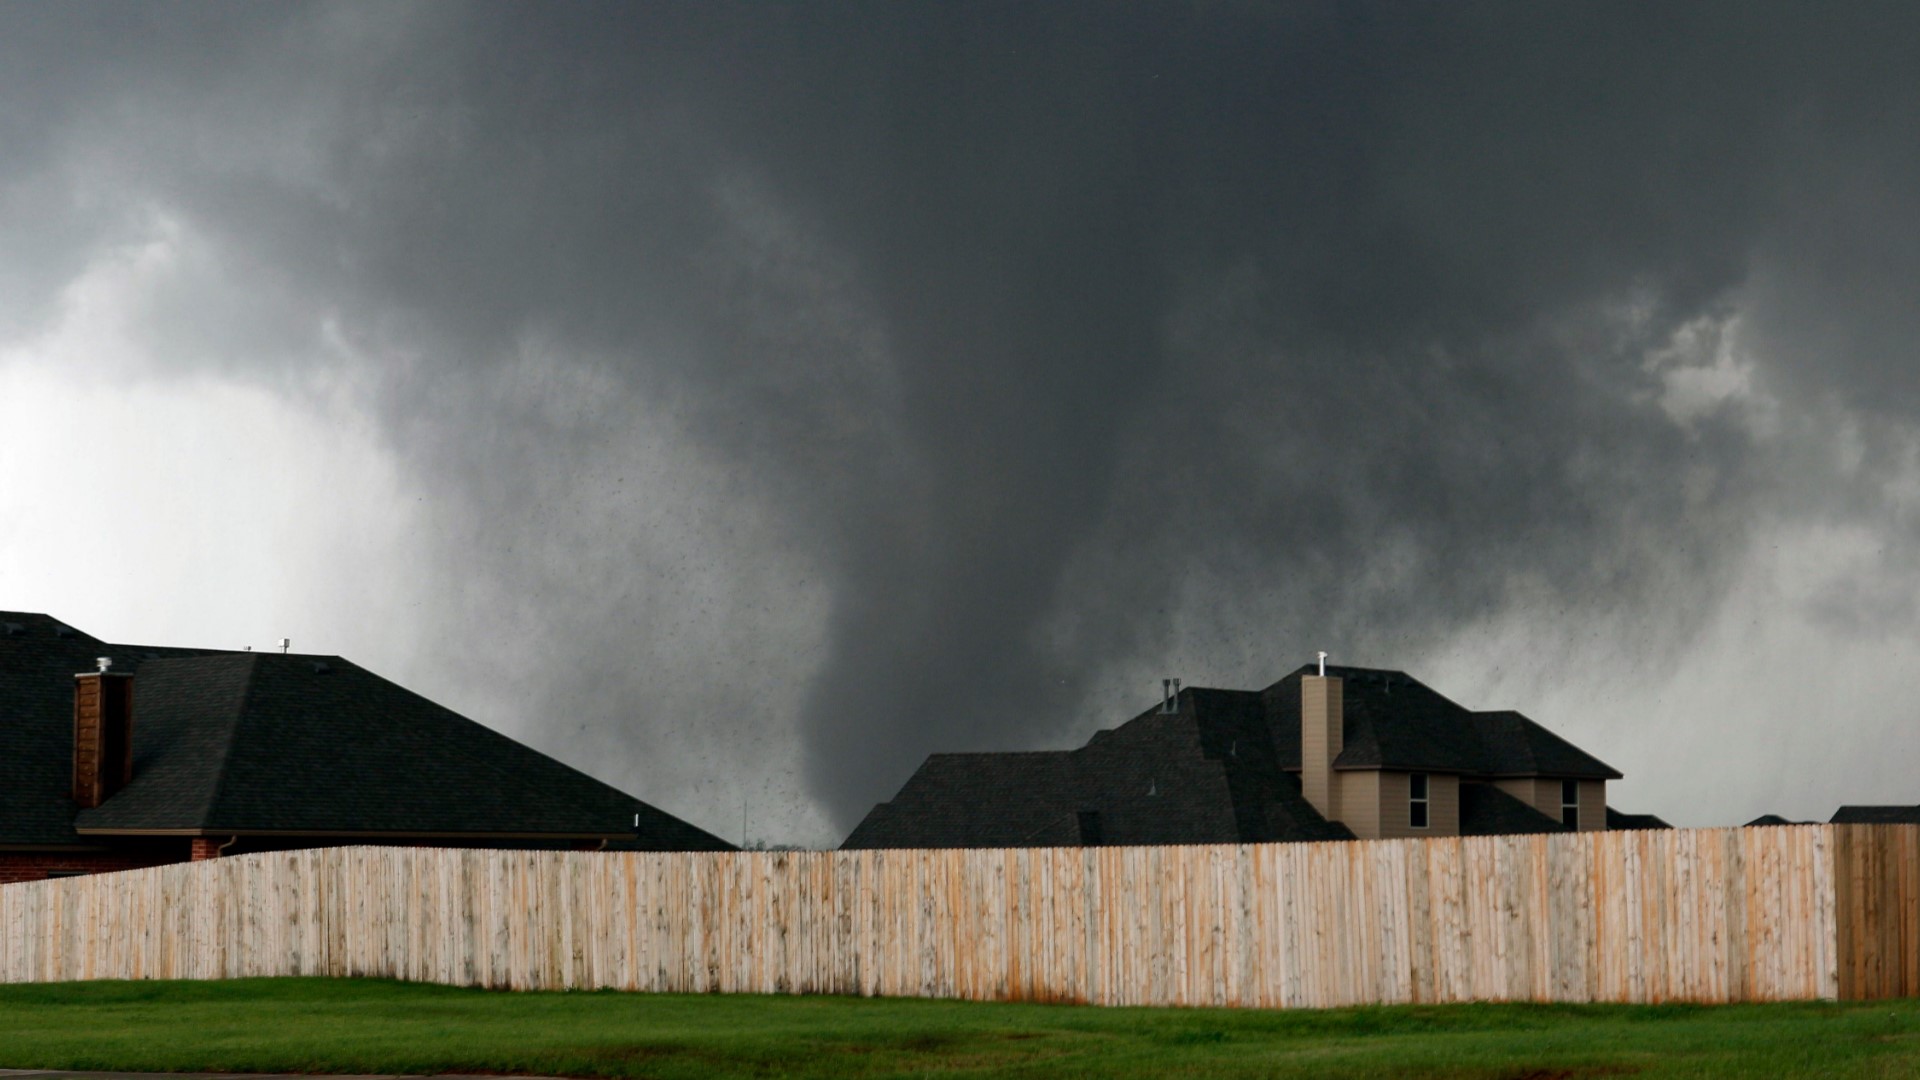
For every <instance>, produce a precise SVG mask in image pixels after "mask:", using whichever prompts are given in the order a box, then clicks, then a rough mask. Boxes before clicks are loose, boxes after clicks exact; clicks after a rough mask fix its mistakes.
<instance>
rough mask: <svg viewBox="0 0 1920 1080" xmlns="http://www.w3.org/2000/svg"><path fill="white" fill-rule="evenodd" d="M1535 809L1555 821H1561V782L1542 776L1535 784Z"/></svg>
mask: <svg viewBox="0 0 1920 1080" xmlns="http://www.w3.org/2000/svg"><path fill="white" fill-rule="evenodd" d="M1533 808H1534V809H1535V810H1538V811H1540V812H1541V813H1543V814H1545V815H1547V816H1548V817H1550V818H1552V819H1553V820H1555V821H1559V820H1560V781H1559V780H1558V779H1556V778H1554V777H1550V776H1542V777H1540V778H1539V779H1537V780H1535V781H1534V782H1533Z"/></svg>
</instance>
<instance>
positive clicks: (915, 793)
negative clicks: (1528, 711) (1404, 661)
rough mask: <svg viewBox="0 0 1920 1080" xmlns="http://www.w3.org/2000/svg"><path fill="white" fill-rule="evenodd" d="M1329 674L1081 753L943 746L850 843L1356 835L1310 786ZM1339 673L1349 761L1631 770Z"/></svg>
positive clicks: (1389, 674) (1220, 701)
mask: <svg viewBox="0 0 1920 1080" xmlns="http://www.w3.org/2000/svg"><path fill="white" fill-rule="evenodd" d="M1313 670H1314V668H1312V667H1311V666H1307V667H1302V668H1300V669H1299V670H1297V671H1294V672H1292V673H1290V674H1288V675H1287V676H1286V677H1285V678H1283V679H1281V680H1280V681H1279V682H1277V683H1275V684H1273V685H1272V686H1270V687H1268V688H1266V689H1265V690H1261V691H1247V690H1219V689H1209V688H1200V687H1189V688H1187V689H1186V690H1183V691H1181V693H1180V696H1179V699H1178V709H1177V711H1176V712H1175V713H1172V714H1168V713H1164V712H1162V711H1161V710H1160V709H1159V708H1154V709H1150V710H1148V711H1147V712H1145V713H1142V714H1141V715H1139V716H1137V717H1135V718H1134V719H1132V720H1130V721H1128V722H1126V723H1125V724H1122V725H1120V726H1119V727H1118V728H1115V729H1112V730H1105V731H1101V732H1098V733H1096V734H1095V735H1094V736H1093V737H1092V738H1091V739H1090V740H1089V741H1088V742H1087V744H1086V745H1085V746H1083V747H1081V748H1079V749H1077V750H1066V751H1043V752H1024V753H1015V754H992V753H982V754H935V755H933V756H931V757H929V758H928V759H927V760H926V762H925V763H924V764H922V765H921V767H920V769H919V770H918V771H916V772H915V773H914V774H913V776H912V777H910V778H909V779H908V780H907V782H906V784H905V785H904V786H903V787H902V788H901V789H900V792H899V794H897V795H895V796H894V798H893V799H892V800H890V801H888V802H885V803H881V804H879V805H878V806H876V807H874V809H873V811H872V812H871V813H869V814H868V815H867V817H866V819H865V820H863V821H862V822H861V823H860V824H859V826H858V827H856V828H855V829H854V831H853V832H852V834H850V835H849V836H848V837H847V840H846V843H845V844H844V845H843V846H844V847H849V848H865V847H982V846H1013V845H1027V846H1031V845H1036V844H1039V843H1042V842H1045V843H1080V842H1082V841H1081V839H1080V837H1081V836H1082V831H1081V825H1080V822H1082V821H1097V823H1098V831H1099V835H1100V840H1101V842H1103V843H1108V844H1150V843H1223V842H1235V841H1238V842H1249V843H1251V842H1260V841H1274V840H1322V839H1346V838H1350V837H1351V836H1352V833H1351V832H1350V831H1348V829H1347V828H1346V826H1344V825H1341V824H1340V823H1338V822H1329V821H1328V820H1327V819H1326V818H1325V817H1323V816H1322V815H1321V814H1320V813H1319V812H1318V811H1316V810H1315V809H1314V808H1313V807H1312V805H1311V804H1309V803H1308V802H1307V800H1306V798H1305V797H1304V796H1303V795H1302V794H1301V790H1300V778H1299V776H1298V771H1299V768H1300V679H1301V677H1302V676H1304V675H1307V674H1311V673H1312V672H1313ZM1327 674H1329V675H1335V676H1339V677H1340V678H1341V679H1342V704H1343V707H1344V709H1345V719H1346V722H1345V727H1344V729H1343V730H1344V735H1345V742H1344V749H1343V750H1342V752H1341V754H1340V756H1339V757H1338V759H1337V760H1336V761H1335V767H1336V768H1339V769H1347V770H1351V769H1381V768H1385V769H1404V770H1409V771H1422V772H1435V773H1455V774H1461V775H1464V776H1467V777H1470V778H1471V777H1476V776H1477V777H1493V776H1550V777H1560V778H1570V779H1588V778H1592V779H1614V778H1618V777H1619V775H1620V774H1619V773H1618V772H1617V771H1615V770H1613V769H1612V768H1610V767H1608V766H1607V765H1606V764H1605V763H1603V762H1601V761H1599V760H1597V759H1595V758H1593V757H1592V756H1591V755H1588V754H1586V753H1584V752H1583V751H1581V750H1580V749H1579V748H1577V747H1575V746H1573V745H1572V744H1570V743H1568V742H1566V741H1565V740H1564V739H1561V738H1559V737H1558V736H1556V735H1554V734H1553V733H1551V732H1549V731H1547V730H1546V729H1545V728H1542V727H1541V726H1540V725H1538V724H1536V723H1534V722H1533V721H1532V720H1529V719H1527V718H1526V717H1524V716H1522V715H1520V714H1519V713H1514V712H1497V713H1474V712H1470V711H1468V710H1466V709H1464V708H1461V707H1460V706H1459V705H1457V704H1455V703H1453V702H1452V701H1449V700H1447V699H1446V698H1445V697H1442V696H1441V695H1440V694H1438V693H1435V692H1434V691H1433V690H1431V689H1430V688H1428V687H1427V686H1425V685H1424V684H1422V683H1420V682H1419V681H1418V680H1416V679H1414V678H1412V677H1411V676H1409V675H1407V674H1406V673H1405V672H1400V671H1388V670H1382V669H1374V668H1354V667H1336V666H1330V667H1328V669H1327ZM1148 792H1151V793H1152V794H1147V793H1148ZM1508 803H1511V804H1512V805H1511V806H1509V805H1507V804H1508ZM1475 809H1476V812H1477V814H1478V815H1479V816H1477V817H1475V818H1474V819H1473V820H1474V822H1475V823H1477V824H1479V825H1484V826H1485V827H1486V828H1488V829H1492V830H1495V831H1507V832H1514V831H1518V832H1532V831H1552V830H1559V829H1561V828H1562V826H1561V825H1560V823H1559V822H1558V821H1555V820H1554V819H1552V818H1550V817H1547V816H1546V815H1544V814H1541V813H1539V812H1538V811H1536V810H1533V809H1532V808H1531V807H1528V806H1526V805H1525V804H1524V803H1521V802H1520V801H1519V800H1515V799H1511V798H1510V797H1507V796H1504V795H1498V794H1497V795H1495V796H1487V797H1485V798H1484V799H1481V800H1480V801H1479V802H1477V803H1476V804H1475ZM1083 814H1094V815H1097V818H1082V817H1081V816H1080V815H1083ZM1049 838H1051V839H1049Z"/></svg>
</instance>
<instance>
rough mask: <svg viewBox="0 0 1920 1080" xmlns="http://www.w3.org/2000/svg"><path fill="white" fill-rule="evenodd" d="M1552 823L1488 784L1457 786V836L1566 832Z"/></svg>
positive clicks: (1561, 824) (1561, 826)
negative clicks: (1458, 799)
mask: <svg viewBox="0 0 1920 1080" xmlns="http://www.w3.org/2000/svg"><path fill="white" fill-rule="evenodd" d="M1566 831H1567V827H1566V825H1565V824H1563V823H1561V822H1558V821H1555V820H1553V819H1552V818H1550V817H1548V816H1547V815H1545V814H1543V813H1541V812H1540V811H1538V810H1536V809H1534V808H1533V807H1531V806H1528V805H1527V804H1526V803H1524V802H1522V801H1520V800H1519V799H1516V798H1514V797H1513V796H1512V795H1509V794H1507V793H1506V792H1504V791H1501V790H1500V789H1499V788H1497V787H1494V786H1493V785H1492V784H1461V785H1460V835H1461V836H1505V835H1508V834H1511V833H1550V832H1566Z"/></svg>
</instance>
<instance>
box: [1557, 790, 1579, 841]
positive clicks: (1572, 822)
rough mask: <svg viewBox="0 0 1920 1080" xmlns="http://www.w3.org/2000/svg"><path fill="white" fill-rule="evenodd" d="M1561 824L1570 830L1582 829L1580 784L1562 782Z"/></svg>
mask: <svg viewBox="0 0 1920 1080" xmlns="http://www.w3.org/2000/svg"><path fill="white" fill-rule="evenodd" d="M1560 824H1562V825H1565V826H1566V827H1567V828H1569V829H1578V828H1579V827H1580V782H1579V781H1578V780H1562V781H1560Z"/></svg>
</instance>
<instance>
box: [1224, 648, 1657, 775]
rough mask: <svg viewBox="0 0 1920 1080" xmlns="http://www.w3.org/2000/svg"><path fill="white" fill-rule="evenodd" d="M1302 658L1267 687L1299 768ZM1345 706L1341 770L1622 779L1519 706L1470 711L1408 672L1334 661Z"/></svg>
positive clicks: (1292, 763)
mask: <svg viewBox="0 0 1920 1080" xmlns="http://www.w3.org/2000/svg"><path fill="white" fill-rule="evenodd" d="M1315 670H1316V669H1315V666H1314V665H1311V664H1308V665H1303V666H1302V667H1300V668H1299V669H1298V670H1296V671H1293V672H1290V673H1289V674H1288V675H1287V676H1286V677H1285V678H1283V679H1281V680H1280V681H1279V682H1277V683H1274V684H1273V685H1272V686H1270V687H1268V688H1267V689H1266V690H1264V691H1262V692H1261V696H1262V698H1263V700H1264V701H1265V703H1266V709H1267V714H1268V716H1269V717H1270V723H1271V724H1272V728H1273V737H1274V739H1275V743H1276V749H1277V750H1278V752H1279V753H1280V755H1281V760H1282V763H1283V765H1284V766H1285V767H1286V768H1290V769H1298V768H1299V767H1300V679H1301V677H1302V676H1306V675H1311V674H1314V672H1315ZM1327 674H1328V675H1332V676H1337V677H1338V678H1339V679H1340V680H1341V706H1342V708H1343V710H1344V712H1345V719H1346V724H1345V727H1344V729H1343V738H1342V750H1341V753H1340V756H1339V757H1338V758H1336V759H1334V763H1333V764H1334V768H1336V769H1402V770H1414V771H1420V772H1437V773H1458V774H1460V775H1463V776H1495V777H1520V776H1548V777H1560V778H1566V779H1580V780H1618V779H1619V778H1620V772H1619V770H1617V769H1615V768H1613V767H1612V766H1610V765H1608V764H1606V763H1605V762H1603V761H1601V760H1600V759H1598V758H1596V757H1594V756H1592V755H1591V754H1588V753H1587V752H1586V751H1584V750H1581V749H1580V748H1579V747H1577V746H1574V745H1573V744H1572V743H1570V742H1567V741H1566V740H1565V739H1562V738H1560V737H1559V736H1558V735H1555V734H1553V733H1552V732H1550V731H1548V730H1547V729H1546V728H1544V727H1541V726H1540V725H1539V724H1537V723H1535V722H1534V721H1532V720H1530V719H1528V718H1527V717H1525V716H1523V715H1521V714H1520V713H1517V712H1512V711H1501V712H1484V713H1476V712H1472V711H1469V710H1467V709H1465V708H1462V707H1461V706H1459V705H1457V704H1455V703H1454V702H1452V701H1450V700H1448V699H1447V698H1446V697H1444V696H1442V695H1441V694H1439V693H1437V692H1436V691H1434V690H1433V689H1432V688H1431V687H1429V686H1427V685H1426V684H1425V683H1422V682H1421V681H1420V680H1418V679H1415V678H1414V677H1413V676H1411V675H1408V674H1407V673H1406V672H1404V671H1390V670H1386V669H1381V668H1358V667H1344V666H1336V665H1332V664H1329V665H1327Z"/></svg>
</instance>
